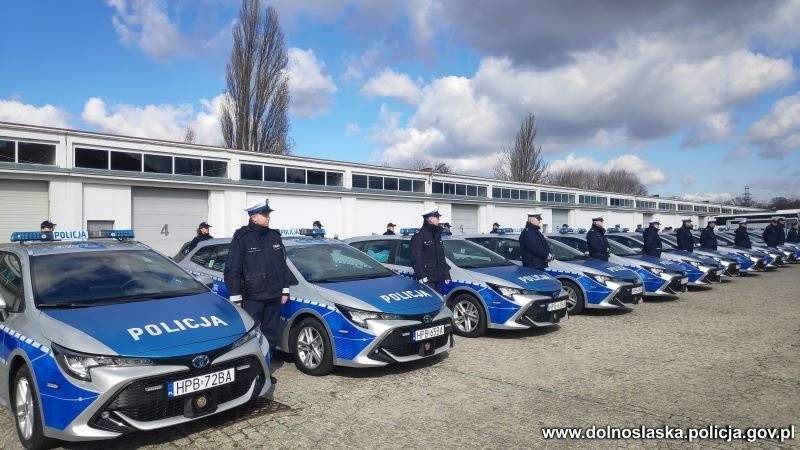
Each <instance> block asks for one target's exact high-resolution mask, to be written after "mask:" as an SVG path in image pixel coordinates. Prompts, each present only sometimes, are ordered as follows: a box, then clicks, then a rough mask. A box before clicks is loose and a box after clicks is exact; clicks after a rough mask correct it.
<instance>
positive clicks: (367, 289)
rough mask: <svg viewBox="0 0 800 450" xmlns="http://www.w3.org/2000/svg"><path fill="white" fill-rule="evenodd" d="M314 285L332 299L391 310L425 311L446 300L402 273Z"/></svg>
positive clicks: (347, 303) (436, 306)
mask: <svg viewBox="0 0 800 450" xmlns="http://www.w3.org/2000/svg"><path fill="white" fill-rule="evenodd" d="M315 286H316V288H317V291H318V292H319V293H320V295H322V296H323V297H324V298H325V299H326V300H328V301H329V302H332V303H344V304H345V306H351V307H353V308H359V309H365V310H373V311H380V312H385V313H390V314H426V313H429V312H431V311H437V310H439V309H440V308H441V307H442V305H443V304H444V301H443V300H442V297H441V296H440V295H439V294H437V293H436V292H434V291H433V289H431V288H429V287H428V286H425V285H424V284H422V283H419V282H417V281H414V280H410V279H408V278H406V277H403V276H400V275H392V276H390V277H384V278H373V279H369V280H356V281H342V282H338V283H319V284H316V285H315Z"/></svg>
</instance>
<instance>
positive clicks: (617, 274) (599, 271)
mask: <svg viewBox="0 0 800 450" xmlns="http://www.w3.org/2000/svg"><path fill="white" fill-rule="evenodd" d="M562 264H564V265H569V266H568V267H569V269H570V270H573V271H576V272H587V273H593V274H595V275H610V276H612V277H614V278H619V279H621V280H626V281H630V282H632V283H633V282H638V281H639V280H641V278H639V275H636V272H634V271H632V270H630V269H626V268H625V267H623V266H620V265H619V264H614V263H610V262H607V261H601V260H599V259H594V258H586V259H572V260H569V261H559V264H558V265H562ZM553 268H554V269H555V270H559V269H560V268H559V267H556V266H555V265H554V267H553Z"/></svg>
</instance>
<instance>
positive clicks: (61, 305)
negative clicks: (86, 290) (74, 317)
mask: <svg viewBox="0 0 800 450" xmlns="http://www.w3.org/2000/svg"><path fill="white" fill-rule="evenodd" d="M94 305H95V304H94V303H70V302H63V303H41V304H38V305H36V307H37V308H38V309H61V308H64V309H67V308H86V307H88V306H94Z"/></svg>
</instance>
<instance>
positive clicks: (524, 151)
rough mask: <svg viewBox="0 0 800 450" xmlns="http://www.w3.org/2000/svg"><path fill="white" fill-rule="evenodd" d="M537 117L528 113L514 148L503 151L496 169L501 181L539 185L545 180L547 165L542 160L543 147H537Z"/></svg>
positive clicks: (495, 172)
mask: <svg viewBox="0 0 800 450" xmlns="http://www.w3.org/2000/svg"><path fill="white" fill-rule="evenodd" d="M535 139H536V117H535V116H534V115H533V114H531V113H528V116H527V117H525V119H524V120H523V121H522V125H520V127H519V131H517V136H516V138H515V139H514V144H513V146H508V147H506V148H504V149H503V153H502V154H501V155H500V158H499V160H498V161H497V164H496V165H495V167H494V176H495V177H496V178H498V179H500V180H507V181H521V182H524V183H538V182H540V181H542V180H543V179H544V174H545V171H546V170H547V163H545V162H544V159H542V147H541V146H539V147H537V146H536V143H535V142H534V141H535Z"/></svg>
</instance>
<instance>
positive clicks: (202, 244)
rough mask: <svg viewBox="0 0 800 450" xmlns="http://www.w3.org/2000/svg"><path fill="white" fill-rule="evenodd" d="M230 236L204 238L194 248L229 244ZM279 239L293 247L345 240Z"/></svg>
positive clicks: (293, 237) (303, 237)
mask: <svg viewBox="0 0 800 450" xmlns="http://www.w3.org/2000/svg"><path fill="white" fill-rule="evenodd" d="M231 239H233V238H230V237H225V238H214V239H206V240H205V241H201V242H200V243H198V244H197V247H196V248H203V247H208V246H209V245H217V244H229V243H230V242H231ZM281 240H282V241H283V245H284V246H285V247H294V246H297V245H321V244H336V243H339V244H344V243H345V242H344V241H342V240H339V239H331V238H314V237H309V236H281Z"/></svg>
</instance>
